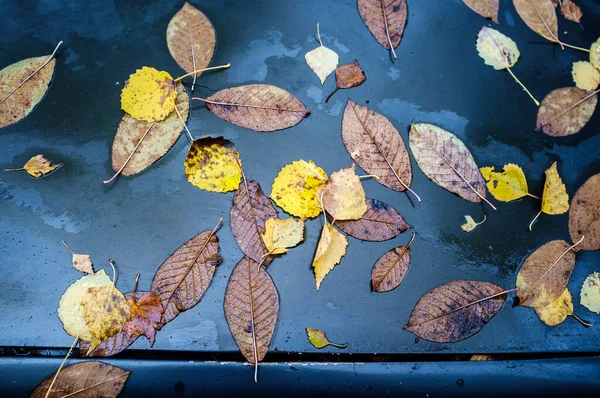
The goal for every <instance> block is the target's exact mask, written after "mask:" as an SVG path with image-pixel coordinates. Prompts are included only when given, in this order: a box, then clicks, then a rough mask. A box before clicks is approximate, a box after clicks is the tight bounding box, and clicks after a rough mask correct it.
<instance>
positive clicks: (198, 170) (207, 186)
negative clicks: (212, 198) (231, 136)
mask: <svg viewBox="0 0 600 398" xmlns="http://www.w3.org/2000/svg"><path fill="white" fill-rule="evenodd" d="M239 156H240V154H239V152H238V151H237V149H235V147H234V146H233V142H231V141H229V140H226V139H224V138H223V137H217V138H212V137H203V138H200V139H197V140H195V141H194V142H193V143H192V145H191V146H190V149H189V150H188V154H187V157H186V159H185V163H184V166H185V176H186V178H187V180H188V181H189V182H190V183H191V184H192V185H195V186H197V187H198V188H200V189H204V190H206V191H210V192H219V193H223V192H229V191H233V190H235V189H236V188H237V187H238V185H239V184H240V180H241V178H242V171H241V169H240V166H239V165H238V162H241V161H240V160H239Z"/></svg>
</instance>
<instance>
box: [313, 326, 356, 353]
mask: <svg viewBox="0 0 600 398" xmlns="http://www.w3.org/2000/svg"><path fill="white" fill-rule="evenodd" d="M306 334H307V335H308V341H310V344H312V345H313V346H314V347H315V348H324V347H327V346H328V345H332V346H334V347H337V348H346V347H348V344H335V343H332V342H330V341H329V339H328V338H327V335H325V332H324V331H322V330H319V329H313V328H309V327H307V328H306Z"/></svg>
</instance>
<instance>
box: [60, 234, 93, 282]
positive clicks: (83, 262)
mask: <svg viewBox="0 0 600 398" xmlns="http://www.w3.org/2000/svg"><path fill="white" fill-rule="evenodd" d="M62 243H63V245H65V247H66V248H67V250H69V251H70V252H71V255H72V256H73V257H72V262H73V268H75V269H76V270H77V271H81V272H84V273H86V274H93V273H94V264H92V259H91V258H90V256H88V255H87V254H79V253H75V252H74V251H73V250H71V248H70V247H69V245H67V243H66V242H65V241H64V240H63V241H62Z"/></svg>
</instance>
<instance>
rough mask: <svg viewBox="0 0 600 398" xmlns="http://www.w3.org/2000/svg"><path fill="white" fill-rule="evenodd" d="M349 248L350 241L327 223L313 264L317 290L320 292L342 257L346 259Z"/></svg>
mask: <svg viewBox="0 0 600 398" xmlns="http://www.w3.org/2000/svg"><path fill="white" fill-rule="evenodd" d="M347 246H348V240H347V239H346V237H345V236H344V235H342V234H341V233H340V232H339V231H338V230H337V229H335V228H334V227H333V225H331V224H329V223H325V225H324V226H323V231H322V232H321V238H320V239H319V244H318V245H317V252H316V253H315V258H314V260H313V263H312V265H313V268H314V269H315V278H316V281H317V290H319V287H320V286H321V282H323V279H325V276H326V275H327V274H328V273H329V271H331V270H332V269H333V268H334V267H335V266H336V265H337V264H339V262H340V261H341V259H342V257H344V255H345V254H346V247H347Z"/></svg>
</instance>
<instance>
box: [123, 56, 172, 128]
mask: <svg viewBox="0 0 600 398" xmlns="http://www.w3.org/2000/svg"><path fill="white" fill-rule="evenodd" d="M176 97H177V92H176V90H175V82H174V80H173V77H171V75H170V74H168V73H167V72H164V71H158V70H156V69H154V68H152V67H148V66H144V67H143V68H142V69H138V70H136V72H135V73H134V74H132V75H131V76H129V80H127V82H126V83H125V87H124V88H123V91H121V109H123V110H124V111H125V112H127V113H128V114H129V115H131V117H132V118H134V119H136V120H144V121H146V122H160V121H161V120H164V119H165V118H166V117H167V116H168V115H169V114H170V113H171V112H172V111H173V109H175V98H176Z"/></svg>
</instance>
